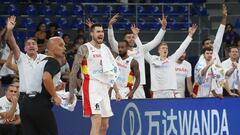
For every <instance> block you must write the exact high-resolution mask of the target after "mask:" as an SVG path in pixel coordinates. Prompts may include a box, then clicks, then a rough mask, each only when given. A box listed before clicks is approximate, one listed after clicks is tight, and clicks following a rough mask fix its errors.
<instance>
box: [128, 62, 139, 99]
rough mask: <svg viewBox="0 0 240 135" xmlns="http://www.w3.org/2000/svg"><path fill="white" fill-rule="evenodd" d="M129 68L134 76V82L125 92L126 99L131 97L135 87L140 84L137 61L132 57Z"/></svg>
mask: <svg viewBox="0 0 240 135" xmlns="http://www.w3.org/2000/svg"><path fill="white" fill-rule="evenodd" d="M131 70H132V71H133V74H134V76H135V82H134V85H133V89H132V90H131V91H130V92H129V93H128V94H127V96H128V99H132V98H133V94H134V92H135V91H136V90H137V88H138V86H139V84H140V71H139V66H138V62H137V61H136V60H135V59H133V60H132V62H131Z"/></svg>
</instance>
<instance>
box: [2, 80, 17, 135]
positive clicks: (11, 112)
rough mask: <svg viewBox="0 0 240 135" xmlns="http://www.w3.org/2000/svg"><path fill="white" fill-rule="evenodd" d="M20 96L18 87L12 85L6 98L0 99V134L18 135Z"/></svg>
mask: <svg viewBox="0 0 240 135" xmlns="http://www.w3.org/2000/svg"><path fill="white" fill-rule="evenodd" d="M18 94H19V91H18V89H17V87H15V86H14V85H13V84H10V85H9V86H8V88H7V91H6V94H5V96H3V97H1V98H0V134H4V135H16V134H17V130H18V128H20V126H19V125H20V123H21V119H20V116H19V114H20V111H19V106H18Z"/></svg>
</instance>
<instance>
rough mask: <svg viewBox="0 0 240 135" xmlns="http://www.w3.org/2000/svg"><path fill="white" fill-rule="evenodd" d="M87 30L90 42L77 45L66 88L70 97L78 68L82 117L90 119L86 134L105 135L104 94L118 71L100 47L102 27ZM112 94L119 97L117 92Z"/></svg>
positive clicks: (106, 100) (109, 111) (107, 107)
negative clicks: (67, 87)
mask: <svg viewBox="0 0 240 135" xmlns="http://www.w3.org/2000/svg"><path fill="white" fill-rule="evenodd" d="M90 31H91V32H90V34H91V37H92V40H91V41H90V42H88V43H86V44H84V45H82V46H80V47H79V49H78V53H77V54H76V56H75V59H74V63H73V67H72V72H71V75H70V82H69V87H70V92H71V94H72V95H73V93H74V89H75V88H76V87H77V82H76V80H77V72H78V70H79V68H80V66H81V73H82V79H83V82H82V87H81V89H82V92H83V113H84V116H89V117H91V122H92V127H91V131H90V135H99V134H101V135H105V134H106V132H107V129H108V125H109V124H108V123H109V117H111V116H112V115H113V113H112V109H111V105H110V99H109V95H108V91H109V89H110V87H111V86H112V85H111V84H112V83H113V82H115V80H114V79H115V77H116V79H117V75H116V76H115V74H116V71H117V70H118V68H117V64H116V62H115V60H114V57H113V56H112V54H111V51H110V50H109V49H108V47H107V46H106V45H105V44H103V39H104V31H103V27H102V25H100V24H93V25H92V26H91V28H90ZM114 65H115V66H114ZM113 75H114V76H113ZM110 83H111V84H110ZM116 93H117V95H118V96H119V92H118V91H116ZM70 102H71V101H70Z"/></svg>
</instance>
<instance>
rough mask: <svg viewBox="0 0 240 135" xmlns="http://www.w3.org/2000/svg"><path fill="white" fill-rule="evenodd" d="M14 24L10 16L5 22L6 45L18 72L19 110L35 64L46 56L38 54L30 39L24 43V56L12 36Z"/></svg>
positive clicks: (13, 17)
mask: <svg viewBox="0 0 240 135" xmlns="http://www.w3.org/2000/svg"><path fill="white" fill-rule="evenodd" d="M15 24H16V17H15V16H10V17H9V18H8V20H7V33H6V34H7V36H8V45H9V47H10V48H11V50H12V51H13V55H14V59H15V60H16V61H17V67H18V70H19V81H20V86H19V91H20V97H19V105H20V110H21V101H22V97H23V95H24V94H26V90H29V89H31V88H30V87H29V84H30V83H29V82H31V80H30V75H31V73H32V71H33V69H34V68H35V67H36V65H37V63H39V62H40V61H41V60H43V59H44V58H45V57H46V55H43V54H38V53H37V51H38V45H37V42H36V41H35V40H34V39H32V38H30V39H28V40H27V41H25V47H24V50H25V52H26V54H24V53H23V52H21V51H20V48H19V46H18V44H17V42H16V40H15V38H14V35H13V28H14V27H15Z"/></svg>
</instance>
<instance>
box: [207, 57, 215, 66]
mask: <svg viewBox="0 0 240 135" xmlns="http://www.w3.org/2000/svg"><path fill="white" fill-rule="evenodd" d="M215 60H216V58H215V57H213V58H212V59H211V60H210V61H209V65H213V64H214V61H215Z"/></svg>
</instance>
